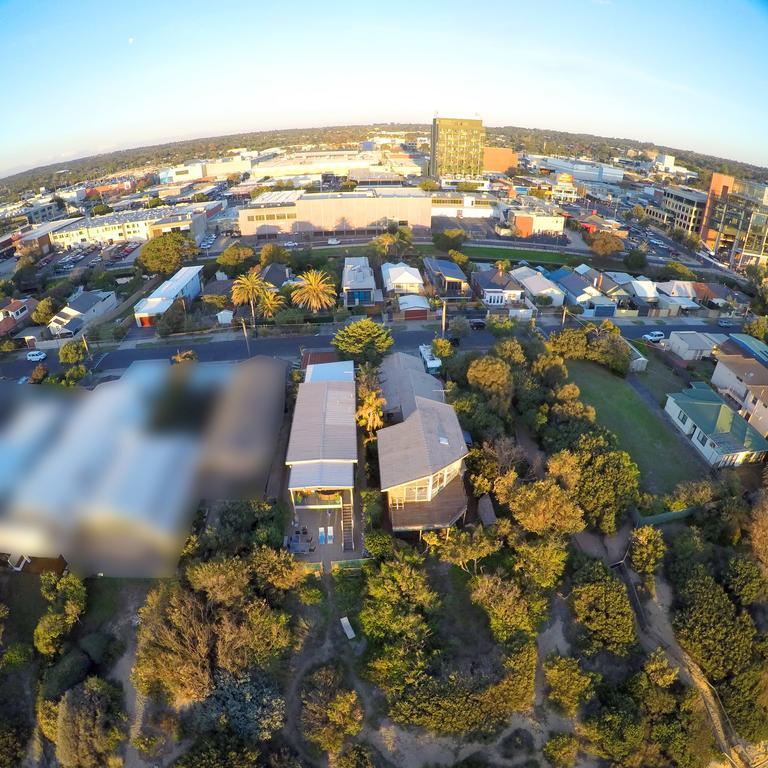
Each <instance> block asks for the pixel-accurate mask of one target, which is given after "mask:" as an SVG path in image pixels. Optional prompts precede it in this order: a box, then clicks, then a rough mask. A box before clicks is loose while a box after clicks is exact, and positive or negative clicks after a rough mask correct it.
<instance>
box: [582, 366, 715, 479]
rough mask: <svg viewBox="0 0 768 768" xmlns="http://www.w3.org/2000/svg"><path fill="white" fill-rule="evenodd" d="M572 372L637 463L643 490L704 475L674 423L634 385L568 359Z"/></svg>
mask: <svg viewBox="0 0 768 768" xmlns="http://www.w3.org/2000/svg"><path fill="white" fill-rule="evenodd" d="M568 370H569V372H570V377H571V379H572V380H573V381H574V382H575V383H576V384H578V386H579V389H580V390H581V395H582V399H583V400H584V402H586V403H589V404H590V405H592V406H594V408H595V411H596V413H597V418H598V421H599V422H600V424H602V425H603V426H605V427H607V428H608V429H610V430H611V431H612V432H614V433H615V434H616V436H617V438H618V440H619V445H620V446H621V448H623V449H624V450H626V451H627V452H629V454H630V455H631V456H632V458H633V459H634V460H635V462H636V463H637V466H638V467H639V468H640V473H641V484H642V487H643V488H645V489H646V490H649V491H653V492H656V493H667V492H669V491H671V490H672V489H673V488H674V487H675V486H676V485H677V484H678V483H679V482H682V481H685V480H693V479H696V478H699V477H701V475H702V467H701V465H700V464H699V463H698V462H697V461H695V459H694V457H693V456H692V455H690V456H689V455H686V454H685V448H684V447H683V446H682V445H681V444H680V441H679V439H678V437H677V436H676V435H675V434H674V432H673V431H672V430H673V427H672V425H670V424H666V423H664V421H663V419H662V417H661V416H660V415H657V414H655V413H653V412H652V411H651V410H650V409H649V407H648V406H647V405H646V403H645V402H643V400H642V399H641V398H640V396H639V395H638V394H637V392H635V390H634V389H633V388H632V386H631V385H630V384H628V383H627V382H626V381H624V380H623V379H620V378H618V377H616V376H614V375H613V374H611V373H609V372H608V371H606V370H605V369H604V368H601V367H599V366H597V365H595V364H594V363H588V362H583V361H569V363H568Z"/></svg>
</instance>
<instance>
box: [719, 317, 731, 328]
mask: <svg viewBox="0 0 768 768" xmlns="http://www.w3.org/2000/svg"><path fill="white" fill-rule="evenodd" d="M717 324H718V325H719V326H720V327H721V328H731V327H732V326H733V320H729V319H728V318H727V317H721V318H720V319H719V320H718V321H717Z"/></svg>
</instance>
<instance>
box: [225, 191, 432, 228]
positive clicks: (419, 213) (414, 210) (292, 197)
mask: <svg viewBox="0 0 768 768" xmlns="http://www.w3.org/2000/svg"><path fill="white" fill-rule="evenodd" d="M239 222H240V232H241V233H242V234H243V235H245V236H248V235H250V236H254V235H255V236H256V237H260V238H272V237H277V235H279V234H292V235H296V236H301V235H304V236H307V237H312V236H318V237H328V236H331V235H336V234H359V235H365V236H374V237H375V236H376V235H379V234H381V233H382V232H384V231H385V230H386V229H387V227H388V226H389V225H390V224H391V223H396V224H398V225H400V226H408V227H411V228H412V229H413V230H414V232H420V233H422V234H426V233H427V232H428V231H429V229H430V228H431V226H432V200H431V197H430V196H429V195H428V194H427V193H426V192H424V191H422V190H420V189H414V188H397V187H392V188H389V187H383V188H380V189H366V190H361V191H359V192H358V191H355V192H327V193H326V192H323V193H316V194H310V193H307V192H306V191H305V190H300V189H299V190H287V191H281V192H264V193H263V194H262V195H259V197H257V198H256V199H255V200H254V201H253V202H252V203H250V205H248V206H246V207H244V208H241V209H240V212H239Z"/></svg>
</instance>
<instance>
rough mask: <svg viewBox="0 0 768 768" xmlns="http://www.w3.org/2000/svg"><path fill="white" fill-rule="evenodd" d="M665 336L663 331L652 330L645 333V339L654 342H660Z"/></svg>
mask: <svg viewBox="0 0 768 768" xmlns="http://www.w3.org/2000/svg"><path fill="white" fill-rule="evenodd" d="M663 338H664V333H663V331H651V332H650V333H644V334H643V341H650V342H651V343H653V344H658V343H659V342H660V341H661V340H662V339H663Z"/></svg>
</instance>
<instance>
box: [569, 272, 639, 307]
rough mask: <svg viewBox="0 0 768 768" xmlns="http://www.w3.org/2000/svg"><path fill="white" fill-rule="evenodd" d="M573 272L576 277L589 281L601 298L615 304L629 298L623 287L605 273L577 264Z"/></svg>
mask: <svg viewBox="0 0 768 768" xmlns="http://www.w3.org/2000/svg"><path fill="white" fill-rule="evenodd" d="M573 271H574V272H575V273H576V274H577V275H581V276H582V277H583V278H585V279H586V280H589V282H590V284H591V285H592V287H593V288H597V290H598V291H600V293H602V294H603V296H607V297H608V298H609V299H611V301H613V302H615V303H616V304H618V303H620V302H621V301H623V300H625V299H628V298H629V293H627V291H626V289H625V288H624V286H622V285H619V283H617V282H616V281H615V280H613V279H612V278H611V277H610V275H608V274H607V273H606V272H600V271H598V270H597V269H595V268H594V267H590V266H589V265H588V264H579V266H578V267H575V268H574V270H573Z"/></svg>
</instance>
